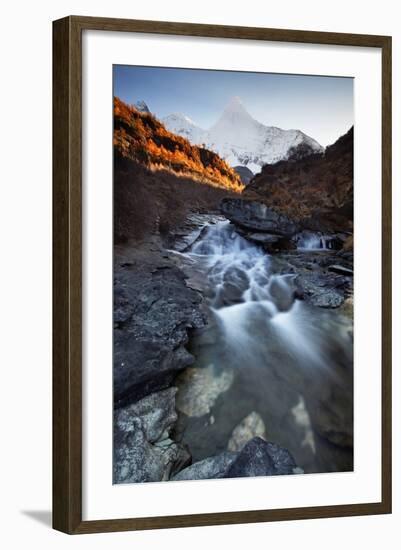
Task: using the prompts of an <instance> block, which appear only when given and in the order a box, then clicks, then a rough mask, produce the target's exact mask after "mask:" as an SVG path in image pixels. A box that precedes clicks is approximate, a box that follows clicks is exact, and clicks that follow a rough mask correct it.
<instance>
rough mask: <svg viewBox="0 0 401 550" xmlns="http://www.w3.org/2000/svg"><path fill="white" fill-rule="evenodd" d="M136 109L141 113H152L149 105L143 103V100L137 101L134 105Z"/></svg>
mask: <svg viewBox="0 0 401 550" xmlns="http://www.w3.org/2000/svg"><path fill="white" fill-rule="evenodd" d="M134 107H135V109H136V110H137V111H139V112H140V113H150V110H149V107H148V106H147V104H146V103H145V102H144V101H143V99H141V100H139V101H137V102H136V103H135V105H134Z"/></svg>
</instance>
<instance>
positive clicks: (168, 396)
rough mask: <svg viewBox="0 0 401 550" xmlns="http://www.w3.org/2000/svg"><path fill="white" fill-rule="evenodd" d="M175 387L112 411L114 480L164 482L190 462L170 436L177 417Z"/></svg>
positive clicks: (186, 452)
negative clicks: (113, 412)
mask: <svg viewBox="0 0 401 550" xmlns="http://www.w3.org/2000/svg"><path fill="white" fill-rule="evenodd" d="M176 391H177V389H176V388H174V387H171V388H168V389H166V390H163V391H160V392H156V393H153V394H151V395H149V396H147V397H145V398H143V399H141V400H140V401H138V402H137V403H135V404H133V405H129V406H128V407H124V408H121V409H118V410H117V411H116V412H115V414H114V446H113V447H114V460H113V480H114V483H139V482H147V481H166V480H168V479H169V477H170V475H172V474H173V473H174V472H175V471H177V470H180V469H181V468H182V467H184V466H185V465H187V464H188V463H189V461H190V455H189V453H188V451H187V450H186V449H185V448H184V447H183V446H182V445H179V444H177V443H175V442H174V441H172V439H170V436H169V434H170V430H171V428H172V426H173V424H174V423H175V421H176V419H177V414H176V412H175V394H176Z"/></svg>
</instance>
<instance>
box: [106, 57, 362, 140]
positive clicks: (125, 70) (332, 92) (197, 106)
mask: <svg viewBox="0 0 401 550" xmlns="http://www.w3.org/2000/svg"><path fill="white" fill-rule="evenodd" d="M114 95H116V96H118V97H120V98H121V99H122V100H123V101H125V102H128V103H135V102H136V101H138V100H144V101H145V102H146V103H147V105H148V107H149V109H150V111H151V112H152V113H154V114H155V115H156V116H157V117H158V118H162V117H164V116H166V115H169V114H171V113H177V112H178V113H183V114H184V115H187V116H189V117H190V118H191V119H192V120H193V121H194V122H195V124H197V125H199V126H201V127H202V128H205V129H207V128H209V127H210V126H211V125H212V124H213V123H214V122H216V120H217V118H218V117H219V116H220V114H221V113H222V111H223V109H224V107H225V105H226V104H227V103H228V102H229V100H230V99H231V98H232V97H233V96H238V97H240V99H241V100H242V103H243V104H244V106H245V108H246V109H247V110H248V112H249V113H250V114H251V115H252V116H253V117H254V118H255V119H257V120H259V121H260V122H262V123H263V124H266V125H268V126H278V127H280V128H283V129H290V128H295V129H299V130H302V131H303V132H305V133H306V134H308V135H310V136H311V137H313V138H315V139H316V140H317V141H318V142H319V143H321V144H322V145H324V146H326V145H330V144H331V143H333V142H334V141H335V140H336V139H337V138H338V137H339V136H341V135H343V134H345V133H346V132H347V131H348V130H349V128H350V127H351V126H352V125H353V123H354V120H353V117H354V110H353V79H352V78H342V77H327V76H304V75H286V74H270V73H247V72H232V71H209V70H202V69H175V68H171V69H170V68H158V67H135V66H127V65H124V66H122V65H116V66H114Z"/></svg>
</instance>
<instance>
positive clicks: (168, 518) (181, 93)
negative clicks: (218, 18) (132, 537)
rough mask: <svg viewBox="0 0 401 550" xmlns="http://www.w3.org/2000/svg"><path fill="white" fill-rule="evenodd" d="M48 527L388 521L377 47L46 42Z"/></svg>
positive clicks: (387, 276)
mask: <svg viewBox="0 0 401 550" xmlns="http://www.w3.org/2000/svg"><path fill="white" fill-rule="evenodd" d="M53 38H54V42H53V89H54V95H53V115H54V118H53V182H54V203H53V207H54V210H53V211H54V217H53V231H54V249H53V252H54V264H53V265H54V272H53V273H54V277H53V280H54V288H53V297H54V338H53V342H54V362H53V379H54V384H53V415H54V418H53V420H54V422H53V425H54V429H53V442H54V444H53V445H54V447H53V457H54V458H53V525H54V528H55V529H58V530H61V531H64V532H66V533H70V534H74V533H92V532H104V531H120V530H131V529H154V528H166V527H185V526H200V525H217V524H232V523H245V522H264V521H276V520H291V519H307V518H322V517H335V516H351V515H362V514H381V513H390V511H391V313H390V312H391V252H390V251H391V38H390V37H387V36H370V35H356V34H355V35H351V34H338V33H322V32H310V31H300V30H280V29H263V28H247V27H227V26H215V25H197V24H185V23H167V22H152V21H130V20H119V19H102V18H90V17H77V16H73V17H67V18H64V19H60V20H58V21H55V22H54V28H53Z"/></svg>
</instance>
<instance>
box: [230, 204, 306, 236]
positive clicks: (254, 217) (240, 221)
mask: <svg viewBox="0 0 401 550" xmlns="http://www.w3.org/2000/svg"><path fill="white" fill-rule="evenodd" d="M220 211H221V213H222V214H223V215H224V216H225V217H226V218H227V219H228V220H230V221H232V222H233V223H235V224H236V225H239V226H240V227H242V228H244V229H246V230H250V231H252V232H255V231H261V232H265V233H269V234H272V235H278V236H282V237H284V236H285V237H291V236H292V235H294V234H295V233H296V232H297V231H298V230H299V226H298V225H297V224H296V223H295V222H294V221H292V220H290V219H289V218H287V217H286V216H284V215H282V214H278V213H277V212H275V211H274V210H271V209H270V208H268V207H267V206H266V205H265V204H262V203H261V202H256V201H249V200H244V199H228V198H227V199H223V200H222V201H221V204H220Z"/></svg>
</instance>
